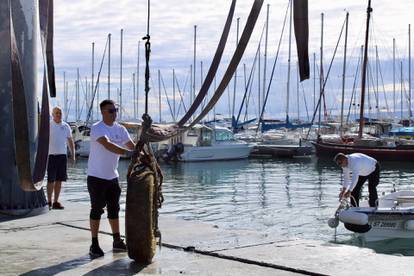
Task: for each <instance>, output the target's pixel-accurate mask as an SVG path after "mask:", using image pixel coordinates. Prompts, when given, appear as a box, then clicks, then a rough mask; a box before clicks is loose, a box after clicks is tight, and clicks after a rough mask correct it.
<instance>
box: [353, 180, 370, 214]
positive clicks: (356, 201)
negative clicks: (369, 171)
mask: <svg viewBox="0 0 414 276" xmlns="http://www.w3.org/2000/svg"><path fill="white" fill-rule="evenodd" d="M365 180H367V178H366V177H365V176H360V177H359V178H358V182H357V184H356V185H355V188H354V189H353V190H352V192H351V196H352V197H351V206H354V207H358V206H359V197H360V195H361V189H362V186H363V185H364V183H365Z"/></svg>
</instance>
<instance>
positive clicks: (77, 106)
mask: <svg viewBox="0 0 414 276" xmlns="http://www.w3.org/2000/svg"><path fill="white" fill-rule="evenodd" d="M76 76H77V78H76V121H78V120H79V117H80V115H79V107H80V106H79V105H80V104H79V94H80V93H79V68H76Z"/></svg>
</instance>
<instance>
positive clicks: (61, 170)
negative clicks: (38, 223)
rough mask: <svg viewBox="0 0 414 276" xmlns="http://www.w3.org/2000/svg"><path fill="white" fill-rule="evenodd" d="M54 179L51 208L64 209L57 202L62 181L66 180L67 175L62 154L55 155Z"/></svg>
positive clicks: (65, 158)
mask: <svg viewBox="0 0 414 276" xmlns="http://www.w3.org/2000/svg"><path fill="white" fill-rule="evenodd" d="M56 166H57V170H56V181H55V187H54V194H55V196H54V201H53V205H52V207H53V209H64V207H63V206H62V204H60V202H59V195H60V191H61V189H62V181H66V180H67V178H68V175H67V169H66V168H67V157H66V155H64V154H61V155H58V156H56Z"/></svg>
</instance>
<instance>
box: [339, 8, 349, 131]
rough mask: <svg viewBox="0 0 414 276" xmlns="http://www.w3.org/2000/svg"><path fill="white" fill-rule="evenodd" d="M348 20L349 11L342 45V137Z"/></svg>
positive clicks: (342, 129) (347, 16) (341, 129)
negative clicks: (343, 44)
mask: <svg viewBox="0 0 414 276" xmlns="http://www.w3.org/2000/svg"><path fill="white" fill-rule="evenodd" d="M348 20H349V12H347V13H346V20H345V22H346V23H345V46H344V64H343V68H342V99H341V128H340V136H341V137H342V135H343V131H344V101H345V75H346V50H347V45H348Z"/></svg>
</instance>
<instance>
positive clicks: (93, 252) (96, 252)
mask: <svg viewBox="0 0 414 276" xmlns="http://www.w3.org/2000/svg"><path fill="white" fill-rule="evenodd" d="M103 255H104V252H103V251H102V249H101V248H100V247H99V245H97V246H94V245H91V247H90V248H89V256H91V257H92V258H99V257H102V256H103Z"/></svg>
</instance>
